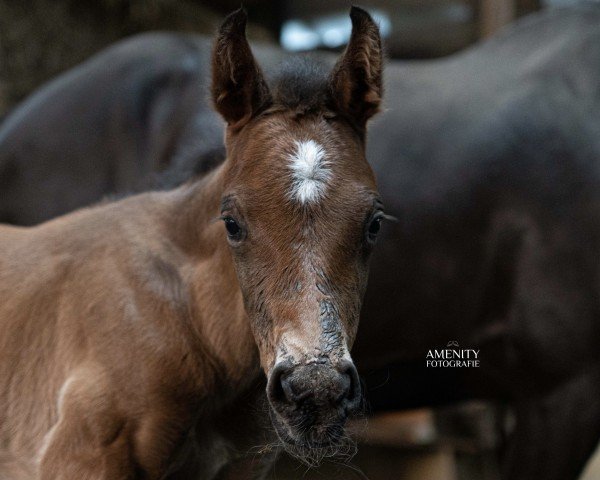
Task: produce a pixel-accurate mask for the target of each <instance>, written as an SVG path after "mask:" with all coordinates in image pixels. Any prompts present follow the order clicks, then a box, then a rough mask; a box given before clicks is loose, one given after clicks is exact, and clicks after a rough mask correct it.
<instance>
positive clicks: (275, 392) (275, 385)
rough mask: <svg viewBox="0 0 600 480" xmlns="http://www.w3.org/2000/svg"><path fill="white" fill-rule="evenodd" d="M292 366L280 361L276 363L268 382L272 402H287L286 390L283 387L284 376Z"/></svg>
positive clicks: (268, 392) (268, 391) (268, 393)
mask: <svg viewBox="0 0 600 480" xmlns="http://www.w3.org/2000/svg"><path fill="white" fill-rule="evenodd" d="M289 370H290V368H289V366H288V365H286V364H283V363H279V364H277V365H275V367H274V368H273V370H272V371H271V375H270V376H269V381H268V383H267V395H268V396H269V399H270V400H271V401H272V402H285V400H286V392H285V390H284V387H283V383H282V380H283V377H284V375H285V374H286V373H287V372H289Z"/></svg>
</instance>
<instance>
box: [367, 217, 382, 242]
mask: <svg viewBox="0 0 600 480" xmlns="http://www.w3.org/2000/svg"><path fill="white" fill-rule="evenodd" d="M383 218H384V217H383V215H375V216H374V217H373V218H372V219H371V221H370V222H369V227H368V228H367V238H368V240H369V241H370V242H374V241H375V240H377V235H378V234H379V231H380V230H381V222H382V220H383Z"/></svg>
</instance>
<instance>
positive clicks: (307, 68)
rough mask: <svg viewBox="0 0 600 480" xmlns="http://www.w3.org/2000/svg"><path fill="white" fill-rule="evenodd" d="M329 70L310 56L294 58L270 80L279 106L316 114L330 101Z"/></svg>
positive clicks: (281, 67) (275, 100)
mask: <svg viewBox="0 0 600 480" xmlns="http://www.w3.org/2000/svg"><path fill="white" fill-rule="evenodd" d="M328 72H329V70H328V68H327V66H326V65H324V64H323V63H322V62H320V61H318V60H316V59H315V58H313V57H311V56H310V55H300V56H294V57H290V58H288V59H286V60H284V62H283V63H282V64H281V66H280V68H279V70H278V72H277V73H276V74H275V75H273V77H272V78H271V79H270V82H269V84H270V88H271V94H272V96H273V103H274V105H275V106H283V107H286V108H290V109H297V110H303V111H312V110H319V109H322V108H323V107H324V106H325V105H326V104H327V103H328V101H329V89H328V79H329V76H328Z"/></svg>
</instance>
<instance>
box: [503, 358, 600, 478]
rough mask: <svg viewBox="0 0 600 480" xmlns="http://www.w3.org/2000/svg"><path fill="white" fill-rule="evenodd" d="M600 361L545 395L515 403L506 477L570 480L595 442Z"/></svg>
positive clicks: (599, 422) (599, 425) (599, 433)
mask: <svg viewBox="0 0 600 480" xmlns="http://www.w3.org/2000/svg"><path fill="white" fill-rule="evenodd" d="M597 398H600V365H596V366H595V368H590V369H588V370H587V371H586V372H585V373H583V374H581V375H580V376H578V377H576V378H574V379H571V380H570V381H569V382H567V383H565V384H563V385H561V386H559V387H558V388H556V389H555V390H553V391H552V392H550V393H549V394H547V395H546V396H543V397H540V398H536V399H528V400H523V401H520V402H517V404H516V406H515V413H516V417H517V418H516V420H517V422H516V427H515V432H514V433H513V435H512V436H511V438H510V439H509V445H508V449H507V453H506V458H505V459H504V461H503V478H505V479H506V480H526V479H527V480H528V479H532V478H543V479H544V480H575V479H577V478H578V477H579V475H580V474H581V472H582V470H583V468H584V467H585V463H586V461H587V460H588V459H589V457H590V455H591V454H592V452H593V451H594V449H595V448H596V446H597V444H598V441H599V440H600V403H599V402H597V401H596V399H597Z"/></svg>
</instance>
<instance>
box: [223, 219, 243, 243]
mask: <svg viewBox="0 0 600 480" xmlns="http://www.w3.org/2000/svg"><path fill="white" fill-rule="evenodd" d="M223 221H224V222H225V229H226V230H227V235H228V236H229V238H232V239H234V240H237V239H238V238H239V236H240V233H241V232H242V229H241V228H240V226H239V225H238V223H237V222H236V221H235V220H234V219H233V218H231V217H226V218H224V219H223Z"/></svg>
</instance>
